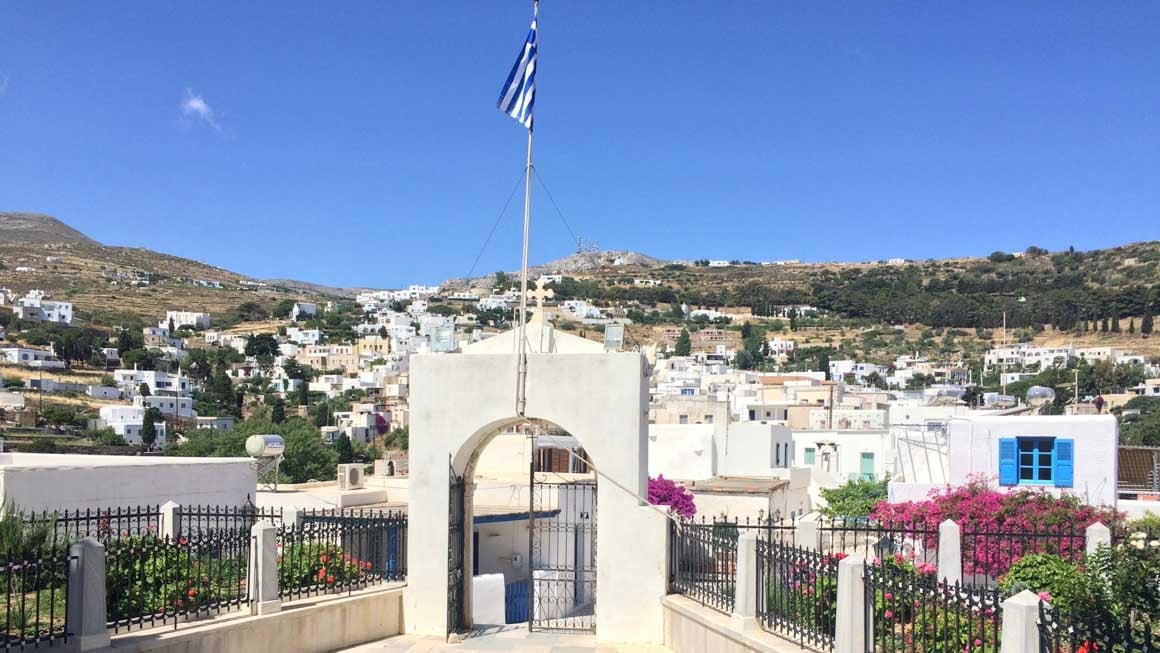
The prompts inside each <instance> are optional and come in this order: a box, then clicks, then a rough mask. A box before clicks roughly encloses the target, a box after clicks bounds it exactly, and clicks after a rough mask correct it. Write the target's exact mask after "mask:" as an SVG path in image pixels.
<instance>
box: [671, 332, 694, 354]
mask: <svg viewBox="0 0 1160 653" xmlns="http://www.w3.org/2000/svg"><path fill="white" fill-rule="evenodd" d="M673 353H674V354H675V355H677V356H688V355H689V354H691V353H693V343H692V340H691V339H690V338H689V330H688V329H681V335H679V336H677V344H676V345H675V346H674V347H673Z"/></svg>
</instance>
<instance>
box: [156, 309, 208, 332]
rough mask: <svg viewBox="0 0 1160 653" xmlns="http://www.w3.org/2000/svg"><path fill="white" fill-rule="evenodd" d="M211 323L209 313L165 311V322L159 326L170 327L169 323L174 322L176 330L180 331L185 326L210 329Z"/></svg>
mask: <svg viewBox="0 0 1160 653" xmlns="http://www.w3.org/2000/svg"><path fill="white" fill-rule="evenodd" d="M209 321H210V320H209V313H199V312H197V311H165V320H164V321H163V322H161V323H160V324H159V326H164V327H168V326H169V323H170V322H172V323H173V328H174V329H180V328H181V327H183V326H186V327H190V328H192V329H208V328H209Z"/></svg>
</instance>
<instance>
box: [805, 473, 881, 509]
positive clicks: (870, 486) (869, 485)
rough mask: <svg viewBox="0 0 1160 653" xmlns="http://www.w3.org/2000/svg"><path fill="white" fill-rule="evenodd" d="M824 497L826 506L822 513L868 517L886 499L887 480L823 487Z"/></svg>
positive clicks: (853, 482) (859, 481) (852, 482)
mask: <svg viewBox="0 0 1160 653" xmlns="http://www.w3.org/2000/svg"><path fill="white" fill-rule="evenodd" d="M821 493H822V498H823V499H825V500H826V507H825V508H823V509H822V514H823V515H825V516H827V517H866V516H868V515H869V514H870V513H871V512H872V511H873V510H874V506H876V505H878V502H879V501H885V500H886V481H885V480H881V481H868V480H857V481H849V482H847V483H846V484H845V485H842V486H839V487H836V488H823V489H822V490H821Z"/></svg>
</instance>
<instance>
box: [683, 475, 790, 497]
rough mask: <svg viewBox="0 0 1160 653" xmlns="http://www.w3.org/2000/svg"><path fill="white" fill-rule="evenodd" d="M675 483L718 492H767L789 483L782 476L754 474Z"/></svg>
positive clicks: (699, 489) (696, 490) (703, 490)
mask: <svg viewBox="0 0 1160 653" xmlns="http://www.w3.org/2000/svg"><path fill="white" fill-rule="evenodd" d="M674 482H675V483H677V484H679V485H683V486H685V488H686V489H688V490H691V491H693V492H694V493H696V492H720V493H722V494H768V493H770V492H772V491H774V490H776V489H778V488H781V487H784V486H786V485H789V480H787V479H784V478H769V477H754V476H714V477H713V478H706V479H702V480H700V481H678V480H674Z"/></svg>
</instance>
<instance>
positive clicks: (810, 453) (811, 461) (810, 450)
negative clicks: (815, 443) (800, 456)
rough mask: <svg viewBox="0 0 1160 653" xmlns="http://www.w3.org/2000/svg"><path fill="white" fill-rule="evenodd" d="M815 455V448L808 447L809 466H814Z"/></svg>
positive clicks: (807, 458)
mask: <svg viewBox="0 0 1160 653" xmlns="http://www.w3.org/2000/svg"><path fill="white" fill-rule="evenodd" d="M814 454H815V451H814V448H813V447H806V464H807V465H812V464H814Z"/></svg>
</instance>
